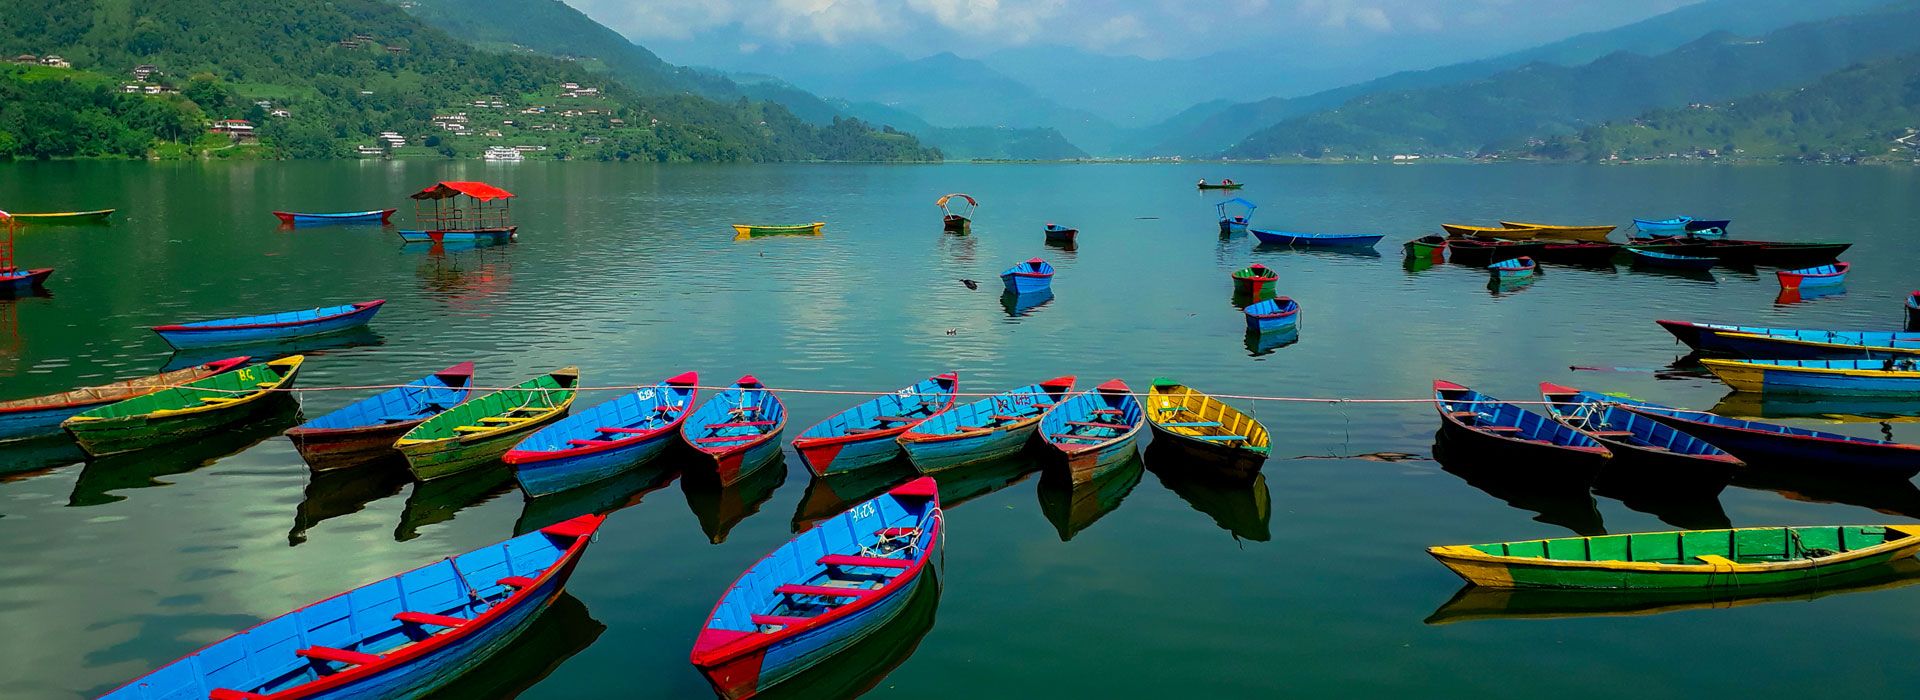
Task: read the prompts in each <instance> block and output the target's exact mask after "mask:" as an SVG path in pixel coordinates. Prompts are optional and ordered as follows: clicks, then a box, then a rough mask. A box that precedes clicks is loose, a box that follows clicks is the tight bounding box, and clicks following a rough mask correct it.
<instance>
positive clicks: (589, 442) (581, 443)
mask: <svg viewBox="0 0 1920 700" xmlns="http://www.w3.org/2000/svg"><path fill="white" fill-rule="evenodd" d="M613 442H614V441H612V440H568V441H567V444H569V445H572V446H574V447H592V446H594V445H611V444H613Z"/></svg>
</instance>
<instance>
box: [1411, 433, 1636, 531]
mask: <svg viewBox="0 0 1920 700" xmlns="http://www.w3.org/2000/svg"><path fill="white" fill-rule="evenodd" d="M1433 459H1434V461H1436V462H1439V463H1440V469H1441V470H1443V471H1445V472H1447V473H1448V474H1452V475H1454V476H1457V477H1460V479H1461V480H1463V481H1465V482H1467V485H1468V486H1472V487H1474V488H1476V489H1480V490H1481V491H1483V492H1485V493H1486V494H1487V495H1489V496H1492V497H1494V498H1498V499H1500V500H1501V501H1504V502H1505V503H1506V504H1507V505H1509V506H1513V507H1514V508H1517V509H1520V510H1524V511H1530V512H1532V513H1534V514H1535V515H1534V518H1533V519H1534V520H1536V521H1539V522H1543V523H1546V524H1548V525H1558V526H1560V527H1564V528H1566V529H1568V530H1572V531H1573V532H1574V533H1575V534H1579V535H1604V534H1607V530H1606V524H1605V523H1604V522H1603V521H1602V520H1601V517H1600V510H1599V508H1598V507H1597V506H1595V504H1594V502H1593V494H1592V492H1590V491H1589V490H1588V488H1587V485H1586V484H1585V483H1584V482H1579V481H1577V480H1575V481H1569V480H1565V479H1556V480H1547V481H1542V480H1540V479H1533V478H1528V477H1527V476H1525V474H1524V472H1525V471H1526V470H1527V469H1528V468H1538V467H1540V466H1543V465H1537V464H1535V465H1515V464H1501V463H1497V462H1489V461H1488V460H1485V459H1468V458H1467V457H1466V456H1464V455H1452V454H1449V453H1448V449H1447V440H1446V439H1445V438H1443V437H1442V436H1441V435H1439V434H1435V435H1434V441H1433Z"/></svg>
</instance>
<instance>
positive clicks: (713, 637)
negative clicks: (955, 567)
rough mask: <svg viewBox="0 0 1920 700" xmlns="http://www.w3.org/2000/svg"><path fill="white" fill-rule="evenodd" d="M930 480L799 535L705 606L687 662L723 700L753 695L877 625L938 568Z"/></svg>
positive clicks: (936, 502)
mask: <svg viewBox="0 0 1920 700" xmlns="http://www.w3.org/2000/svg"><path fill="white" fill-rule="evenodd" d="M945 525H946V523H945V520H944V518H943V517H942V515H941V511H940V495H939V486H938V485H937V484H936V483H935V482H934V480H933V479H932V478H929V477H921V478H919V479H915V480H913V481H911V482H908V483H906V484H904V485H901V486H899V487H897V488H895V489H893V490H892V491H888V492H887V493H885V494H883V495H881V496H879V497H878V498H875V499H873V500H871V501H867V502H865V503H861V504H859V505H856V506H854V507H853V508H852V509H850V510H848V511H846V512H844V513H841V514H840V515H838V516H835V517H833V518H831V519H829V520H826V521H824V522H822V523H820V525H819V526H818V527H815V528H813V529H811V530H808V531H806V532H803V533H800V534H799V535H798V536H796V537H794V538H793V539H792V540H790V541H788V542H787V543H786V544H784V545H781V546H780V548H779V549H776V550H774V551H773V552H772V553H770V554H768V555H767V556H766V557H765V558H763V559H761V560H760V561H759V562H758V563H756V564H754V565H753V568H750V569H747V571H746V573H743V574H741V575H740V578H739V579H736V580H735V581H734V582H733V585H732V586H729V587H728V588H727V592H726V593H725V594H724V595H722V596H721V598H720V601H719V602H718V603H716V604H715V605H714V606H713V612H712V613H711V614H710V615H708V616H707V622H706V624H705V625H704V626H702V627H701V629H700V636H699V638H698V639H696V640H695V641H694V644H693V653H692V655H691V660H692V661H693V665H694V667H696V668H698V669H700V672H701V673H703V674H705V675H706V677H707V681H708V682H710V683H712V684H713V689H714V691H715V692H716V693H718V694H719V695H720V697H722V698H727V699H728V700H739V699H741V698H750V697H754V696H755V695H758V694H759V693H761V692H762V691H765V690H767V689H769V688H772V687H774V686H776V685H778V684H780V683H781V682H782V681H785V680H787V679H789V678H792V677H793V676H794V675H796V674H798V673H800V672H802V671H804V670H806V669H808V668H811V667H813V666H815V665H817V664H819V663H821V662H822V661H823V660H825V659H828V658H831V657H832V656H833V655H835V654H837V653H839V652H841V651H843V650H845V649H847V648H848V647H850V646H852V645H854V644H855V643H857V642H859V641H860V640H862V639H865V638H866V637H868V636H869V635H871V634H873V633H874V632H875V631H876V630H879V629H881V628H883V627H884V626H885V625H886V624H887V623H888V622H891V621H892V620H893V619H894V618H896V617H898V616H899V615H900V611H901V610H903V609H905V607H906V603H907V601H908V600H909V599H910V598H911V597H912V596H911V594H912V592H913V591H914V590H915V586H916V584H918V583H919V581H920V580H921V578H922V577H935V576H938V575H939V567H940V565H941V561H942V557H941V551H940V548H941V543H942V540H943V539H945V532H944V528H945Z"/></svg>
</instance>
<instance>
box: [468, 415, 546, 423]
mask: <svg viewBox="0 0 1920 700" xmlns="http://www.w3.org/2000/svg"><path fill="white" fill-rule="evenodd" d="M530 420H533V419H532V418H509V417H506V416H486V417H484V418H481V419H480V422H482V423H506V424H509V425H511V424H513V423H525V422H527V421H530Z"/></svg>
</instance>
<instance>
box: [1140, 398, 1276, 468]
mask: <svg viewBox="0 0 1920 700" xmlns="http://www.w3.org/2000/svg"><path fill="white" fill-rule="evenodd" d="M1146 404H1147V424H1148V425H1150V426H1152V427H1153V434H1154V444H1155V445H1156V446H1158V445H1160V444H1161V443H1162V442H1165V443H1167V444H1168V445H1169V446H1172V447H1175V448H1178V449H1179V450H1180V451H1182V452H1185V453H1186V456H1189V457H1191V458H1192V461H1193V462H1194V463H1198V464H1204V465H1206V466H1209V467H1212V468H1214V469H1217V470H1219V471H1221V472H1222V473H1224V474H1226V475H1229V476H1234V477H1241V478H1248V479H1251V478H1253V476H1254V475H1255V474H1258V473H1259V472H1260V466H1261V465H1262V464H1265V463H1266V461H1267V456H1268V455H1269V452H1270V451H1269V449H1268V442H1267V427H1266V426H1264V425H1261V424H1260V421H1258V420H1254V418H1253V417H1252V416H1249V415H1247V414H1245V413H1241V412H1240V410H1239V409H1236V408H1234V407H1232V406H1229V405H1227V404H1226V403H1225V402H1222V401H1220V400H1219V399H1215V398H1213V397H1211V396H1208V395H1206V394H1203V393H1200V392H1198V391H1195V390H1193V388H1192V387H1188V386H1186V385H1184V384H1181V383H1179V382H1176V381H1173V380H1171V379H1167V378H1165V377H1161V378H1158V379H1155V380H1153V388H1152V389H1150V390H1148V392H1147V401H1146Z"/></svg>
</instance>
